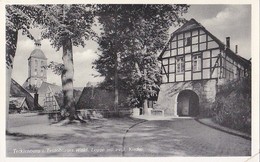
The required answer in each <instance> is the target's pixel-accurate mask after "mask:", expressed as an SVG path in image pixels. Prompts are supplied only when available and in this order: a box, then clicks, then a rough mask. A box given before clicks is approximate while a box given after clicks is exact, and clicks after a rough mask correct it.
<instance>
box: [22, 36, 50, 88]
mask: <svg viewBox="0 0 260 162" xmlns="http://www.w3.org/2000/svg"><path fill="white" fill-rule="evenodd" d="M46 66H47V58H46V56H45V55H44V53H43V51H42V50H41V43H40V41H36V42H35V49H34V50H33V51H32V52H31V55H30V57H29V58H28V78H27V79H26V81H25V83H24V84H23V87H24V88H26V89H27V90H29V91H30V92H32V89H33V88H36V87H37V88H39V87H40V86H41V84H42V82H46V81H47V69H46V68H45V67H46Z"/></svg>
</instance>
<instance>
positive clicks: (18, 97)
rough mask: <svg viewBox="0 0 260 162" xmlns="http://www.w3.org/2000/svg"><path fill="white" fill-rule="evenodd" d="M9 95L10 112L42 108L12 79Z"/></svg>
mask: <svg viewBox="0 0 260 162" xmlns="http://www.w3.org/2000/svg"><path fill="white" fill-rule="evenodd" d="M9 97H10V98H9V110H10V111H9V112H10V113H12V112H22V111H37V110H42V108H41V107H40V105H38V104H37V103H35V101H34V98H33V97H32V96H31V94H30V93H29V92H28V91H27V90H26V89H24V88H23V87H22V86H21V85H19V84H18V83H17V82H16V81H15V80H13V79H12V80H11V87H10V96H9Z"/></svg>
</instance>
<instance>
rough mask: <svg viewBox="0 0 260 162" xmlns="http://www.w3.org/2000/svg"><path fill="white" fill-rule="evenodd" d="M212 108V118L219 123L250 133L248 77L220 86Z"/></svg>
mask: <svg viewBox="0 0 260 162" xmlns="http://www.w3.org/2000/svg"><path fill="white" fill-rule="evenodd" d="M212 110H213V112H212V113H213V120H214V121H215V122H217V123H219V124H220V125H223V126H226V127H229V128H232V129H236V130H240V131H243V132H246V133H251V82H250V79H248V78H244V79H241V80H236V81H231V82H228V83H227V84H224V85H222V86H220V87H219V91H218V93H217V95H216V100H215V102H214V104H213V109H212Z"/></svg>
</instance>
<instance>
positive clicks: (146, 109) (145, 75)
mask: <svg viewBox="0 0 260 162" xmlns="http://www.w3.org/2000/svg"><path fill="white" fill-rule="evenodd" d="M144 78H145V79H144V81H145V83H144V91H145V95H144V97H145V98H144V103H143V107H144V115H148V99H147V94H146V93H147V85H146V79H147V69H146V67H145V68H144Z"/></svg>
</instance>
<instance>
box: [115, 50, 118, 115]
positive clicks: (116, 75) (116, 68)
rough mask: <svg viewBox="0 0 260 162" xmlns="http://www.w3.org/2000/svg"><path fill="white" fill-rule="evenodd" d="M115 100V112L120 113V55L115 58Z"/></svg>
mask: <svg viewBox="0 0 260 162" xmlns="http://www.w3.org/2000/svg"><path fill="white" fill-rule="evenodd" d="M114 77H115V100H114V111H115V112H116V113H118V55H117V53H116V58H115V76H114Z"/></svg>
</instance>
